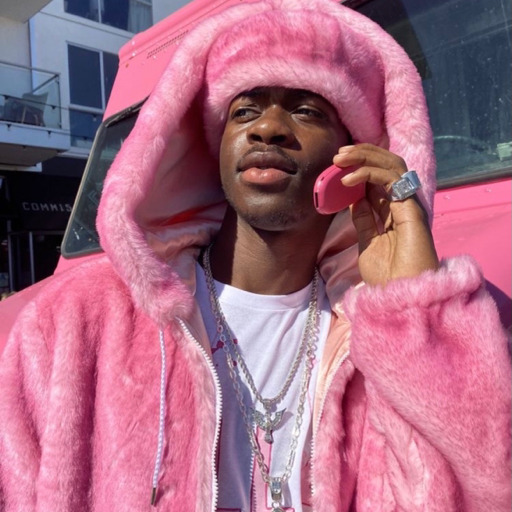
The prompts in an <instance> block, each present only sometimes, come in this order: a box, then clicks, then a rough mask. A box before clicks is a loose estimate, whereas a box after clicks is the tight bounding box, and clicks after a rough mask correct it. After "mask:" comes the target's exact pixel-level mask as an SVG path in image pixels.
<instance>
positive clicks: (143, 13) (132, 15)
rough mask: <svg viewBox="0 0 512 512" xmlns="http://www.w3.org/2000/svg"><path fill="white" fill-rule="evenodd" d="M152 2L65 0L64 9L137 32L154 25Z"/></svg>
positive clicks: (136, 0) (131, 0) (149, 0)
mask: <svg viewBox="0 0 512 512" xmlns="http://www.w3.org/2000/svg"><path fill="white" fill-rule="evenodd" d="M151 2H152V0H65V1H64V9H65V11H66V12H68V13H69V14H75V15H76V16H81V17H82V18H87V19H89V20H93V21H97V22H99V23H103V24H104V25H110V26H111V27H116V28H120V29H122V30H128V31H129V32H134V33H135V32H140V31H141V30H145V29H147V28H149V27H150V26H151V25H152V22H153V20H152V12H151Z"/></svg>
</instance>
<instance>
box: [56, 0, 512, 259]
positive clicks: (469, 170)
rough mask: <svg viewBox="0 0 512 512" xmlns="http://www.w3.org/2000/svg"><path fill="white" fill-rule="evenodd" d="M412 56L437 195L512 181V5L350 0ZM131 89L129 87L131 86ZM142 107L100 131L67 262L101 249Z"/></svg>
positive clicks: (472, 0)
mask: <svg viewBox="0 0 512 512" xmlns="http://www.w3.org/2000/svg"><path fill="white" fill-rule="evenodd" d="M345 5H347V6H349V7H352V8H354V9H356V10H358V11H360V12H362V13H363V14H365V15H367V16H368V17H370V18H372V19H373V20H374V21H376V22H377V23H379V24H380V25H381V26H382V27H383V28H384V29H386V30H387V31H388V32H389V33H391V35H392V36H393V37H394V38H395V39H396V40H397V41H398V42H399V43H400V44H401V45H402V46H403V47H404V48H405V49H406V51H407V52H408V54H409V56H410V57H411V59H412V60H413V62H414V63H415V64H416V67H417V69H418V71H419V73H420V75H421V77H422V80H423V88H424V91H425V95H426V98H427V103H428V108H429V112H430V117H431V123H432V128H433V131H434V142H435V150H436V156H437V161H438V186H439V188H446V187H452V186H457V185H463V184H468V183H472V182H478V181H486V180H490V179H495V178H498V177H501V176H505V175H510V170H511V167H512V166H511V163H512V131H511V129H510V127H511V126H512V113H511V112H512V111H511V88H510V76H511V61H510V55H511V19H512V16H511V12H512V4H511V3H510V1H509V0H486V1H485V2H482V1H481V0H429V1H428V2H426V1H425V0H347V1H346V2H345ZM127 86H128V84H127ZM139 108H140V105H139V106H138V107H135V108H134V109H128V110H127V111H126V112H125V113H123V114H121V115H119V116H115V118H114V119H112V118H111V119H110V120H107V121H106V122H105V123H104V124H103V125H102V126H101V128H100V130H99V131H98V134H97V137H96V141H95V143H94V145H93V148H92V151H91V156H90V159H89V163H88V166H87V168H86V171H85V174H84V178H83V180H82V185H81V188H80V191H79V194H78V199H77V202H76V204H75V207H74V209H73V212H72V214H71V219H70V222H69V223H68V228H67V231H66V235H65V237H64V242H63V254H64V256H66V257H73V256H79V255H83V254H87V253H91V252H96V251H99V250H100V247H99V243H98V234H97V232H96V227H95V219H96V213H97V207H98V202H99V198H100V194H101V189H102V184H103V180H104V177H105V174H106V171H107V169H108V167H109V166H110V164H111V163H112V161H113V159H114V156H115V154H116V153H117V151H118V150H119V148H120V147H121V144H122V142H123V140H124V139H125V138H126V137H127V135H128V134H129V132H130V130H131V129H132V127H133V125H134V123H135V119H136V117H137V113H138V110H139Z"/></svg>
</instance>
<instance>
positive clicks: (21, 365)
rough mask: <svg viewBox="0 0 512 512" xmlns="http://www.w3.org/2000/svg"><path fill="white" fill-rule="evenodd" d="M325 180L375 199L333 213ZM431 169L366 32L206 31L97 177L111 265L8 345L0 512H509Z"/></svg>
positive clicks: (36, 314) (487, 331)
mask: <svg viewBox="0 0 512 512" xmlns="http://www.w3.org/2000/svg"><path fill="white" fill-rule="evenodd" d="M398 155H399V156H398ZM332 163H334V164H335V165H337V166H339V167H343V168H346V167H348V168H350V169H351V171H352V172H351V173H350V174H348V175H347V176H346V177H345V178H343V184H344V185H345V186H347V187H354V186H357V185H358V184H361V183H363V184H365V188H366V194H365V198H363V199H362V200H360V201H358V202H356V203H355V204H354V205H353V206H352V209H351V211H349V210H348V209H346V210H344V211H342V212H340V213H338V214H336V215H335V216H332V215H331V216H322V215H320V214H319V213H318V212H316V210H315V208H314V206H313V184H314V182H315V180H316V178H317V177H318V176H319V175H320V173H321V172H322V171H323V170H324V169H325V168H326V167H329V166H330V165H331V164H332ZM413 168H414V169H417V172H418V174H419V175H420V179H421V181H422V185H423V187H422V189H421V190H418V189H417V187H416V185H415V182H414V181H410V178H409V176H410V174H407V175H405V173H406V172H408V171H410V170H411V169H413ZM434 171H435V166H434V160H433V156H432V141H431V134H430V130H429V127H428V119H427V116H426V109H425V103H424V99H423V98H422V94H421V85H420V82H419V78H418V77H417V74H416V72H415V70H414V67H413V66H412V64H411V63H410V61H409V60H408V59H407V57H406V56H405V55H404V53H403V52H402V51H401V50H400V49H399V48H398V46H397V45H396V44H395V43H394V42H393V41H392V40H391V39H390V38H389V37H388V36H387V35H385V34H384V33H383V32H382V31H381V30H380V29H379V28H378V27H376V26H375V25H373V24H372V23H371V22H369V21H368V20H366V19H365V18H363V17H361V16H359V15H357V14H356V13H353V12H352V11H350V10H348V9H345V8H343V7H341V6H339V5H338V4H337V3H336V2H334V1H330V0H314V1H308V2H306V1H299V0H268V1H262V2H255V3H253V4H245V5H240V6H237V7H234V8H232V9H229V10H227V11H225V12H224V13H222V14H220V15H219V16H216V17H214V18H211V19H209V20H207V21H206V22H204V23H203V24H201V26H200V27H198V28H197V29H196V30H195V31H193V32H192V33H191V34H190V35H189V36H188V37H187V38H186V39H185V40H184V41H183V42H182V44H181V46H180V48H179V50H178V51H177V53H176V55H175V57H174V58H173V59H172V62H171V64H170V66H169V68H168V70H167V71H166V72H165V74H164V76H163V77H162V80H161V82H160V84H159V85H158V86H157V88H156V90H155V91H154V92H153V94H152V96H151V98H150V99H149V100H148V102H147V104H146V105H145V107H144V109H143V111H142V112H141V114H140V117H139V120H138V122H137V124H136V126H135V128H134V130H133V132H132V134H131V136H130V138H129V139H128V140H127V142H126V143H125V145H124V146H123V148H122V150H121V152H120V154H119V155H118V157H117V159H116V161H115V163H114V165H113V167H112V169H111V170H110V171H109V176H108V178H107V181H106V184H105V189H104V193H103V196H102V203H101V206H100V213H99V220H98V226H99V229H100V233H101V238H102V246H103V248H104V249H105V252H106V256H105V258H103V259H102V260H101V261H97V262H94V263H90V264H88V265H87V264H86V265H84V266H81V267H79V268H77V269H76V270H73V271H72V272H71V273H66V274H65V275H62V276H61V277H60V278H56V279H55V280H54V282H53V283H51V284H50V285H48V287H47V288H45V293H44V294H43V295H42V296H40V297H38V298H37V299H36V300H35V301H34V303H32V304H31V305H30V306H29V307H28V308H27V310H26V311H25V312H24V314H23V317H22V319H21V320H20V322H19V323H18V325H17V326H16V327H15V329H14V332H13V335H12V338H11V340H10V341H9V344H8V346H7V347H6V349H5V351H4V356H3V361H2V370H1V371H2V373H1V376H0V383H1V384H0V385H1V386H2V389H3V390H5V392H4V394H3V396H2V398H1V399H0V400H1V401H0V407H1V409H0V413H1V418H2V419H1V421H2V425H1V426H2V430H1V432H2V437H1V443H2V444H1V445H0V446H1V450H2V452H1V455H2V457H1V462H0V468H1V485H2V487H1V489H2V495H1V496H2V499H3V505H4V508H5V509H6V510H127V511H128V510H144V509H147V508H149V501H150V500H149V498H150V496H149V494H150V490H151V489H152V493H151V503H152V505H154V506H155V507H156V508H157V509H160V510H187V511H188V510H196V511H205V510H215V509H217V510H219V511H225V510H244V511H247V510H251V511H262V510H273V511H274V512H278V511H281V510H295V511H299V510H303V511H307V510H317V511H322V512H325V511H349V510H358V512H359V511H395V510H396V511H398V510H400V511H407V512H410V511H414V510H428V511H434V510H436V511H437V510H439V511H441V510H442V511H460V510H464V511H466V510H467V511H478V510H484V509H490V510H496V511H501V510H503V511H504V510H507V508H508V507H509V506H510V471H509V445H510V437H509V423H510V390H509V381H510V364H509V358H508V353H507V347H506V338H505V335H504V333H503V331H502V329H501V327H500V326H499V322H498V315H497V312H496V309H495V307H494V305H493V303H492V301H491V300H490V298H489V297H488V295H487V294H486V293H485V291H484V290H483V288H482V278H481V276H480V273H479V271H478V269H477V268H476V267H475V264H474V263H473V262H472V261H471V260H470V259H468V258H456V259H453V260H451V261H447V262H443V263H441V264H440V263H439V262H438V260H437V256H436V253H435V250H434V247H433V243H432V239H431V236H430V231H429V228H428V216H429V214H428V212H429V211H430V209H431V201H432V195H433V191H434V174H433V173H434ZM404 175H405V177H404ZM404 180H405V181H404ZM404 184H405V185H406V186H407V187H409V188H410V189H412V190H411V191H412V192H414V191H416V192H417V194H416V197H414V196H412V195H411V196H408V194H404V193H402V191H401V189H400V186H401V185H404ZM340 193H342V192H340ZM351 217H352V219H353V224H352V222H351ZM353 226H355V229H354V227H353ZM354 285H356V286H354ZM64 290H65V291H66V292H68V293H67V294H66V295H65V296H64ZM157 340H159V343H157ZM151 477H152V479H151Z"/></svg>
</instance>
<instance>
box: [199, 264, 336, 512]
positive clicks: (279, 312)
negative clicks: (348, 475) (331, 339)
mask: <svg viewBox="0 0 512 512" xmlns="http://www.w3.org/2000/svg"><path fill="white" fill-rule="evenodd" d="M215 287H216V290H217V295H218V297H219V301H220V304H221V308H222V311H223V313H224V316H225V318H226V321H227V323H228V325H229V326H230V329H231V332H232V334H233V337H234V339H235V340H236V343H237V344H238V349H239V351H240V353H241V354H242V356H243V358H244V361H245V363H246V366H247V367H248V369H249V372H250V373H251V375H252V377H253V379H254V383H255V385H256V388H257V389H258V390H259V392H260V393H261V395H262V396H263V397H264V398H273V397H274V396H276V395H277V394H278V393H279V392H280V391H281V389H282V387H283V384H284V382H285V381H286V378H287V376H288V373H289V369H290V367H291V366H292V364H293V362H294V360H295V357H296V354H297V351H298V350H299V346H300V342H301V339H302V333H303V330H304V327H305V325H306V321H307V316H308V308H309V300H310V294H311V284H310V285H309V286H307V287H306V288H304V289H302V290H299V291H297V292H295V293H292V294H289V295H258V294H254V293H250V292H246V291H243V290H239V289H237V288H234V287H232V286H228V285H225V284H222V283H219V282H217V281H215ZM196 296H197V300H198V302H199V305H200V308H201V312H202V314H203V318H204V322H205V325H206V330H207V333H208V336H209V338H210V343H211V346H212V354H213V362H214V365H215V368H216V370H217V372H218V375H219V379H220V384H221V389H222V395H223V403H222V425H221V433H220V442H219V454H218V461H217V468H218V479H219V498H218V508H217V510H218V512H227V511H229V512H263V511H266V512H268V511H269V510H271V503H272V501H271V497H270V491H269V489H268V485H266V484H265V483H264V482H263V480H262V478H261V473H260V469H259V466H258V464H257V462H256V460H255V458H254V457H253V455H252V453H251V449H250V445H249V440H248V434H247V431H246V427H245V423H244V420H243V416H242V413H241V412H240V408H239V405H238V402H237V398H236V394H235V391H234V388H233V383H232V381H231V378H230V376H229V372H228V366H227V363H226V355H225V352H224V350H223V349H222V347H221V346H220V343H219V338H218V333H217V328H216V323H215V318H214V316H213V314H212V311H211V305H210V298H209V293H208V288H207V286H206V281H205V275H204V271H203V269H202V268H201V266H200V265H197V292H196ZM318 307H319V310H320V325H319V335H318V340H317V342H316V358H315V364H314V367H313V372H312V375H311V379H310V382H309V389H308V395H307V399H306V404H305V410H304V415H303V421H302V426H301V429H300V436H299V441H298V446H297V451H296V456H295V460H294V464H293V469H292V474H291V477H290V479H289V481H288V484H287V485H286V486H285V487H284V488H283V496H284V500H283V505H284V507H283V508H284V509H285V510H287V511H293V512H307V511H309V510H311V507H310V501H311V490H310V487H309V481H310V479H309V468H310V460H309V459H310V455H311V453H310V452H311V430H312V425H311V420H312V408H313V397H314V393H315V384H316V378H317V373H318V364H317V363H318V361H319V360H320V358H321V354H322V353H323V349H324V346H325V340H326V338H327V333H328V331H329V325H330V307H329V303H328V300H327V297H326V294H325V286H324V283H323V282H322V281H321V280H320V282H319V286H318ZM304 360H305V357H303V360H302V362H301V365H300V366H299V368H298V370H297V373H296V374H295V377H294V379H293V382H292V384H291V386H290V388H289V390H288V392H287V394H286V396H285V398H284V399H283V400H282V401H281V402H280V403H279V404H277V407H276V409H277V410H278V411H281V410H282V409H285V412H284V414H283V420H282V423H281V425H280V426H279V427H278V428H277V429H276V430H275V431H274V433H273V437H274V442H273V443H272V444H268V443H267V442H265V441H264V431H262V430H261V429H260V428H259V427H258V430H257V437H258V440H259V445H260V448H261V451H262V453H263V455H264V458H265V462H266V463H267V464H269V463H270V475H271V476H281V475H282V474H283V473H284V471H285V468H286V465H287V463H288V457H289V453H290V442H291V433H292V429H293V428H294V426H295V419H296V413H297V405H298V400H299V395H300V389H301V379H302V375H303V370H304ZM242 379H244V378H243V377H242ZM241 388H242V391H243V396H244V403H245V406H246V407H247V409H248V410H249V411H250V408H251V407H255V408H256V409H257V410H259V411H261V412H263V407H262V405H261V404H260V403H258V402H256V403H255V402H254V397H251V392H250V389H249V387H248V385H247V383H246V382H245V380H242V384H241Z"/></svg>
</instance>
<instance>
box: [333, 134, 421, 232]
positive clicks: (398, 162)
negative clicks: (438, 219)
mask: <svg viewBox="0 0 512 512" xmlns="http://www.w3.org/2000/svg"><path fill="white" fill-rule="evenodd" d="M333 162H334V163H335V164H336V165H337V166H339V167H350V166H352V167H354V168H355V170H354V171H353V172H351V173H349V174H347V175H345V176H344V177H343V178H342V180H341V181H342V183H343V184H344V185H346V186H355V185H357V184H359V183H366V190H367V193H366V197H367V199H368V201H369V203H370V204H371V206H372V208H373V209H374V210H375V212H376V213H377V214H378V216H379V217H380V219H381V221H382V224H383V226H384V229H389V228H390V227H391V226H392V224H393V222H394V223H397V222H398V223H401V222H404V221H411V220H416V221H417V220H423V218H424V211H423V208H422V206H421V205H420V204H419V202H418V201H417V200H416V198H415V197H414V196H411V198H409V199H405V200H403V201H394V202H390V201H389V197H388V192H389V190H390V188H391V186H392V185H393V184H394V183H395V182H397V181H398V180H399V179H400V178H401V177H402V175H403V174H404V173H405V172H407V165H406V163H405V161H404V160H403V158H401V157H399V156H398V155H395V154H394V153H391V152H390V151H388V150H386V149H383V148H379V147H377V146H374V145H372V144H358V145H356V146H344V147H342V148H340V149H339V152H338V154H337V155H336V156H335V157H334V159H333ZM391 214H393V216H392V215H391Z"/></svg>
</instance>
